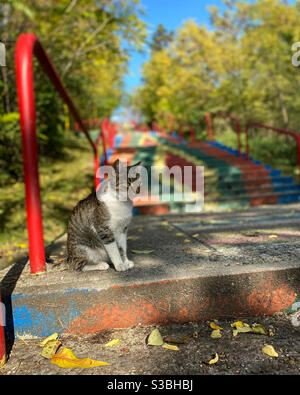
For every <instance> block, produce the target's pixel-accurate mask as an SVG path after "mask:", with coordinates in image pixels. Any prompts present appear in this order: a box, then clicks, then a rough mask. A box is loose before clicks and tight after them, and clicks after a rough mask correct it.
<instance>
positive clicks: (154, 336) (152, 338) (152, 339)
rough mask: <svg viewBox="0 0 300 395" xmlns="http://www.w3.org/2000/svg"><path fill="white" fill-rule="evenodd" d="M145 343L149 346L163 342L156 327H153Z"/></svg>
mask: <svg viewBox="0 0 300 395" xmlns="http://www.w3.org/2000/svg"><path fill="white" fill-rule="evenodd" d="M147 344H148V345H149V346H162V345H163V344H164V341H163V338H162V337H161V334H160V332H159V330H158V329H157V328H156V329H153V331H152V332H151V333H150V335H149V337H148V341H147Z"/></svg>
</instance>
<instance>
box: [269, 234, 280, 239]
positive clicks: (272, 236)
mask: <svg viewBox="0 0 300 395" xmlns="http://www.w3.org/2000/svg"><path fill="white" fill-rule="evenodd" d="M274 237H278V236H277V235H270V236H269V238H270V239H271V238H274Z"/></svg>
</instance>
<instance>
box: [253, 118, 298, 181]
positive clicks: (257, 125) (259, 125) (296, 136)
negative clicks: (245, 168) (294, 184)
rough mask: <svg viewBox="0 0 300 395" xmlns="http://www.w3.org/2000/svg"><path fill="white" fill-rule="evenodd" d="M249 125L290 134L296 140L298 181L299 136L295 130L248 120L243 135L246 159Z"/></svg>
mask: <svg viewBox="0 0 300 395" xmlns="http://www.w3.org/2000/svg"><path fill="white" fill-rule="evenodd" d="M250 127H257V128H263V129H268V130H273V131H274V132H277V133H281V134H285V135H288V136H292V137H293V138H294V139H295V140H296V144H297V157H298V168H299V181H300V136H299V134H297V133H296V132H291V131H290V130H285V129H280V128H276V127H274V126H268V125H264V124H262V123H258V122H253V121H249V122H248V123H247V124H246V126H245V136H246V159H248V160H249V129H250Z"/></svg>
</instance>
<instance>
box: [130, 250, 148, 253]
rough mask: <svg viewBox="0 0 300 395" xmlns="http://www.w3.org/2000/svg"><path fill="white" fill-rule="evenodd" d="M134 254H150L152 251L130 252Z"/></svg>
mask: <svg viewBox="0 0 300 395" xmlns="http://www.w3.org/2000/svg"><path fill="white" fill-rule="evenodd" d="M130 251H131V252H133V253H134V254H151V253H152V252H153V251H154V250H130Z"/></svg>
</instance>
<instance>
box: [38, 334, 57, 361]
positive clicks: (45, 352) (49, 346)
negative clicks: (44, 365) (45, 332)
mask: <svg viewBox="0 0 300 395" xmlns="http://www.w3.org/2000/svg"><path fill="white" fill-rule="evenodd" d="M60 346H61V342H60V341H59V340H56V339H52V340H48V341H47V343H46V344H45V345H44V347H43V349H42V353H41V354H42V357H44V358H48V359H51V358H52V357H53V355H55V353H56V351H57V350H58V348H59V347H60Z"/></svg>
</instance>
